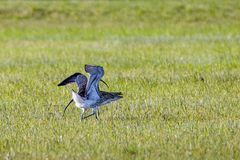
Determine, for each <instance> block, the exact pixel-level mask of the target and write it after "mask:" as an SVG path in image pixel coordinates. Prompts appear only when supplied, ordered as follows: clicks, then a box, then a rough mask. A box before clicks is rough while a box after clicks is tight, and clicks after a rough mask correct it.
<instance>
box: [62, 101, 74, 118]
mask: <svg viewBox="0 0 240 160" xmlns="http://www.w3.org/2000/svg"><path fill="white" fill-rule="evenodd" d="M72 102H73V99H71V101H70V102H68V104H67V105H66V107H65V108H64V111H63V116H64V114H65V111H66V110H67V108H68V106H69V105H70V104H71V103H72Z"/></svg>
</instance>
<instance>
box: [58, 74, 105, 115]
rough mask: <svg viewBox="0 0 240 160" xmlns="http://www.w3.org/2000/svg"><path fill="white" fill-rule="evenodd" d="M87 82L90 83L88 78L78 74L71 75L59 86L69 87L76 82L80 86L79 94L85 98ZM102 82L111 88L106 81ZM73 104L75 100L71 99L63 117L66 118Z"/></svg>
mask: <svg viewBox="0 0 240 160" xmlns="http://www.w3.org/2000/svg"><path fill="white" fill-rule="evenodd" d="M87 81H88V79H87V77H86V76H85V75H84V74H82V73H79V72H76V73H74V74H72V75H70V76H69V77H67V78H66V79H64V80H63V81H62V82H60V83H59V84H58V86H65V85H67V84H70V83H74V82H75V83H76V84H77V86H78V91H77V93H78V94H79V95H80V96H82V97H85V90H86V86H87ZM100 81H101V82H103V83H104V84H105V85H106V86H107V87H108V88H109V86H108V84H107V83H106V82H105V81H103V80H100ZM72 102H73V99H71V100H70V101H69V102H68V104H67V105H66V106H65V108H64V111H63V116H64V114H65V112H66V110H67V108H68V106H69V105H70V104H71V103H72Z"/></svg>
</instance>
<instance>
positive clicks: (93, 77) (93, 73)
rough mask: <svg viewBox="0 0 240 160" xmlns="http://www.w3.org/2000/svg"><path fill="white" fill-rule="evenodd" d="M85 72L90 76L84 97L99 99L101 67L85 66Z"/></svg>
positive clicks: (102, 73) (102, 71)
mask: <svg viewBox="0 0 240 160" xmlns="http://www.w3.org/2000/svg"><path fill="white" fill-rule="evenodd" d="M85 71H86V72H87V73H89V74H90V77H89V79H88V82H87V87H86V97H87V98H88V99H95V100H96V99H99V98H100V90H99V82H100V80H101V78H102V77H103V75H104V70H103V67H101V66H96V65H89V64H87V65H85Z"/></svg>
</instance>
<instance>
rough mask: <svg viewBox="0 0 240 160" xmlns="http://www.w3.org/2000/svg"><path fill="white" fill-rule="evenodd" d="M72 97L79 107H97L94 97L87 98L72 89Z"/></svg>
mask: <svg viewBox="0 0 240 160" xmlns="http://www.w3.org/2000/svg"><path fill="white" fill-rule="evenodd" d="M72 98H73V100H74V102H75V104H76V106H77V107H78V108H84V109H89V108H95V107H96V106H94V104H96V103H97V101H96V100H94V99H86V98H84V97H81V96H79V95H78V94H77V93H76V92H74V91H72Z"/></svg>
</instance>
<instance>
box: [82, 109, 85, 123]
mask: <svg viewBox="0 0 240 160" xmlns="http://www.w3.org/2000/svg"><path fill="white" fill-rule="evenodd" d="M84 112H85V109H84V108H82V113H81V121H82V120H83V119H84V118H85V117H84Z"/></svg>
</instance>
